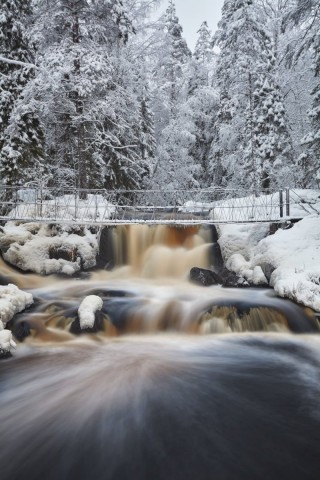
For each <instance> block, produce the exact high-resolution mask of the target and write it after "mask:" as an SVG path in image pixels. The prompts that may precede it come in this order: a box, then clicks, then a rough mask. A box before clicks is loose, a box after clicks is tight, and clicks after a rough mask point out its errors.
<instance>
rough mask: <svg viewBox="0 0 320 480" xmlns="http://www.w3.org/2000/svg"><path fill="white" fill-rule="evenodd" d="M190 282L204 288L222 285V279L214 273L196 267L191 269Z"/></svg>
mask: <svg viewBox="0 0 320 480" xmlns="http://www.w3.org/2000/svg"><path fill="white" fill-rule="evenodd" d="M190 281H191V282H193V283H196V284H198V285H203V286H204V287H209V286H210V285H219V284H222V278H221V277H220V275H218V274H217V273H216V272H214V271H213V270H207V269H205V268H198V267H193V268H191V270H190Z"/></svg>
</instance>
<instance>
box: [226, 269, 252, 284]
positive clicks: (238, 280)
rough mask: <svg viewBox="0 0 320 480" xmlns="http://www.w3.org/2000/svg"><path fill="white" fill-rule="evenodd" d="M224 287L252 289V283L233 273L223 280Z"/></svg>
mask: <svg viewBox="0 0 320 480" xmlns="http://www.w3.org/2000/svg"><path fill="white" fill-rule="evenodd" d="M222 286H223V287H228V288H239V287H241V288H244V287H250V286H251V285H250V283H249V282H248V281H247V280H246V279H245V278H243V277H241V276H240V275H236V274H235V273H233V272H229V274H228V275H227V276H226V277H225V278H224V279H223V283H222Z"/></svg>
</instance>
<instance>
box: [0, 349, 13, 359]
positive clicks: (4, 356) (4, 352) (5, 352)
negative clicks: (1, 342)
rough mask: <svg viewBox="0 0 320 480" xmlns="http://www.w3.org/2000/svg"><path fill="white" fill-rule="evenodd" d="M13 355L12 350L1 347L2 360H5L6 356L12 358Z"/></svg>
mask: <svg viewBox="0 0 320 480" xmlns="http://www.w3.org/2000/svg"><path fill="white" fill-rule="evenodd" d="M10 357H12V353H11V352H10V350H2V349H1V348H0V360H3V359H4V358H10Z"/></svg>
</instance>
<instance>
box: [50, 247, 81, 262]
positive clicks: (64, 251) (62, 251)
mask: <svg viewBox="0 0 320 480" xmlns="http://www.w3.org/2000/svg"><path fill="white" fill-rule="evenodd" d="M77 257H78V250H77V248H76V247H70V248H68V247H67V246H63V247H61V246H60V247H59V246H52V247H50V248H49V258H50V259H51V258H53V259H55V260H59V259H60V258H61V259H62V260H67V261H68V262H76V261H77Z"/></svg>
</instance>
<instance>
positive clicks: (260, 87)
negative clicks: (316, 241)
mask: <svg viewBox="0 0 320 480" xmlns="http://www.w3.org/2000/svg"><path fill="white" fill-rule="evenodd" d="M255 7H256V4H255V3H254V2H253V1H252V0H234V1H233V0H232V1H231V0H226V1H225V3H224V6H223V16H222V20H221V22H220V23H219V30H218V32H217V35H216V36H215V43H216V44H217V45H218V46H219V47H220V49H221V54H220V57H219V60H218V66H217V77H218V85H219V87H220V91H221V101H220V109H221V112H220V114H219V115H218V124H217V125H216V132H217V133H218V135H222V137H221V138H220V139H219V141H218V143H219V144H222V145H223V143H225V148H224V152H221V151H220V158H222V161H223V162H224V164H225V166H226V168H227V176H228V177H229V180H228V184H229V186H232V187H236V186H237V185H239V184H242V185H243V186H244V187H246V188H247V187H251V188H253V190H254V191H255V192H256V193H258V192H259V191H260V190H261V189H262V188H269V187H270V186H275V185H276V184H277V181H278V169H277V167H280V166H281V168H282V169H283V170H282V174H283V175H284V172H285V171H286V172H288V169H290V166H289V164H290V162H291V163H292V151H290V138H289V135H288V130H287V128H286V125H285V115H284V108H283V103H282V100H281V94H280V91H279V89H278V88H277V85H276V81H275V72H274V55H273V45H272V40H271V38H270V35H269V33H268V31H267V30H266V28H265V25H264V24H263V22H261V21H260V17H259V12H258V10H257V9H256V8H255ZM267 85H268V88H267ZM267 97H268V98H267ZM225 101H226V102H227V103H229V106H228V105H226V104H225ZM232 105H233V107H232ZM280 105H281V106H280ZM267 107H268V108H267ZM266 108H267V110H266ZM271 110H273V112H271ZM222 111H228V112H230V113H231V115H230V114H229V118H227V121H226V117H225V116H224V115H222ZM263 117H264V118H263ZM280 117H281V120H280V119H279V118H280ZM221 121H223V122H224V124H221V123H220V122H221ZM264 122H266V123H264ZM272 122H274V124H273V125H272ZM219 123H220V125H219ZM275 132H276V134H275ZM226 133H227V135H226ZM284 160H285V162H284ZM214 162H215V158H214V156H213V163H214ZM218 163H219V158H217V165H218Z"/></svg>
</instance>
